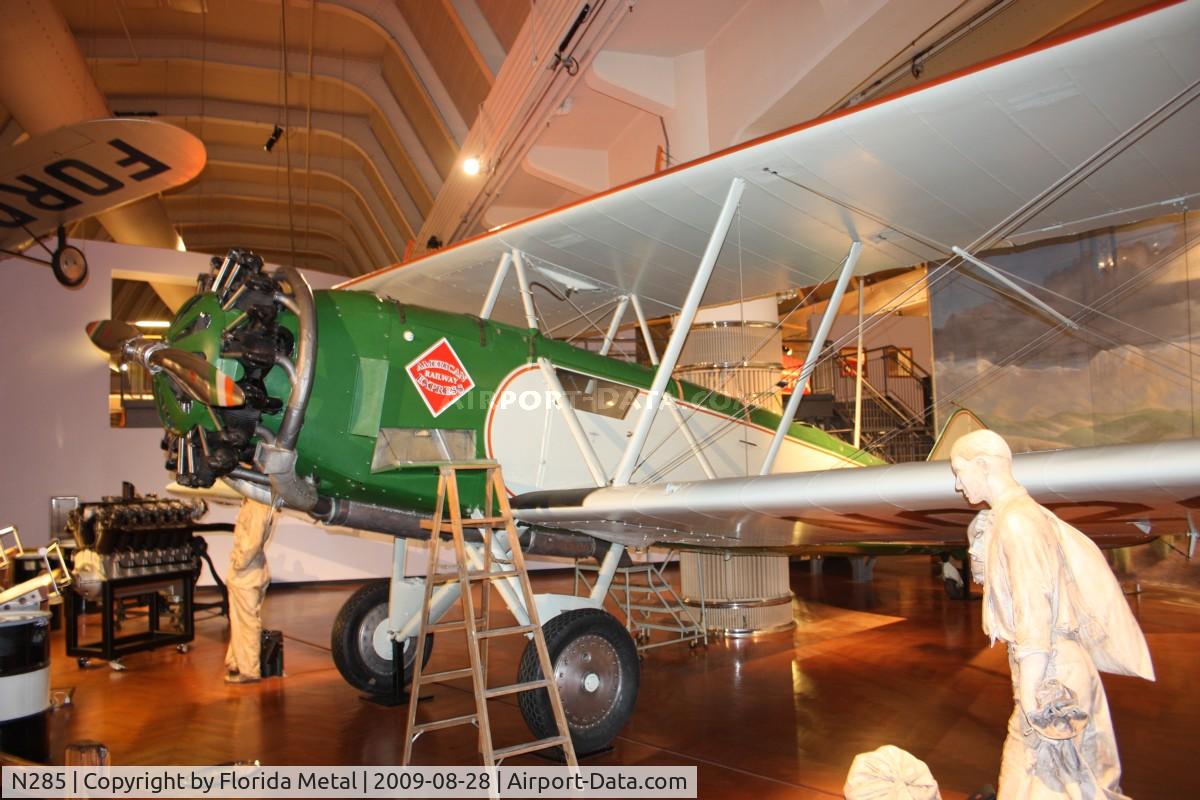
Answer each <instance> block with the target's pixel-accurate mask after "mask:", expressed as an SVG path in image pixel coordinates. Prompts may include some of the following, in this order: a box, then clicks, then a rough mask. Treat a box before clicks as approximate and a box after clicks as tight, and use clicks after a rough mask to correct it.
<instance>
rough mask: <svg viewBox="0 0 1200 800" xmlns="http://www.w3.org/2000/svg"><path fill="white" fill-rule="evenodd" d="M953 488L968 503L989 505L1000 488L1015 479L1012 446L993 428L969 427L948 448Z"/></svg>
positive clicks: (1005, 486)
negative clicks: (974, 429) (990, 429)
mask: <svg viewBox="0 0 1200 800" xmlns="http://www.w3.org/2000/svg"><path fill="white" fill-rule="evenodd" d="M950 468H951V469H952V470H954V488H955V489H956V490H957V491H959V492H961V493H962V495H963V497H965V498H967V502H968V503H987V504H988V505H991V504H992V502H993V500H995V498H996V497H997V496H998V494H999V492H1000V491H1001V490H1002V489H1004V488H1007V487H1008V486H1009V485H1010V484H1012V483H1014V481H1013V477H1012V450H1010V449H1009V447H1008V443H1007V442H1005V441H1004V439H1003V438H1002V437H1001V436H1000V434H998V433H995V432H994V431H988V430H981V431H972V432H971V433H968V434H967V435H966V436H963V437H962V438H961V439H959V440H958V441H957V442H955V443H954V447H952V448H951V449H950Z"/></svg>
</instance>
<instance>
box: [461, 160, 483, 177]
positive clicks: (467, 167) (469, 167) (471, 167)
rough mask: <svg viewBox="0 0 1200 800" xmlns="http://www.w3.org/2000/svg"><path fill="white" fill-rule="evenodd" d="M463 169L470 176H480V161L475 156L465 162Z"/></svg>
mask: <svg viewBox="0 0 1200 800" xmlns="http://www.w3.org/2000/svg"><path fill="white" fill-rule="evenodd" d="M462 167H463V172H465V173H467V174H468V175H478V174H479V159H478V158H476V157H475V156H471V157H470V158H468V159H467V160H466V161H464V162H463V165H462Z"/></svg>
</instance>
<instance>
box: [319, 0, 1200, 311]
mask: <svg viewBox="0 0 1200 800" xmlns="http://www.w3.org/2000/svg"><path fill="white" fill-rule="evenodd" d="M1197 41H1200V2H1196V1H1195V0H1191V1H1190V2H1183V3H1180V4H1177V5H1172V6H1168V7H1166V8H1160V9H1158V10H1155V11H1152V12H1150V13H1145V14H1143V15H1142V16H1137V17H1134V18H1133V19H1130V20H1128V21H1125V22H1122V23H1120V24H1115V25H1112V26H1111V27H1107V28H1103V29H1101V30H1098V31H1095V32H1092V33H1088V34H1087V35H1082V36H1078V37H1077V38H1073V39H1069V40H1067V41H1064V42H1061V43H1058V44H1054V45H1052V46H1045V47H1043V48H1041V49H1035V50H1034V51H1033V52H1028V53H1025V54H1021V55H1015V56H1011V57H1008V58H1006V59H1005V60H1001V61H1000V62H998V63H994V64H992V65H985V66H983V67H979V68H975V69H974V70H972V71H968V72H967V73H966V74H962V75H959V76H956V77H952V78H951V79H946V80H942V81H939V82H936V83H932V84H930V85H927V86H925V87H923V88H921V89H919V90H916V91H912V92H909V93H906V94H901V95H898V96H894V97H890V98H885V99H883V100H880V101H877V102H874V103H872V104H869V105H864V106H860V107H858V108H855V109H850V110H849V111H847V112H842V113H839V114H838V115H834V116H831V117H826V118H822V119H818V120H814V121H812V122H809V123H806V124H804V125H801V126H798V127H797V128H793V129H790V130H787V131H783V132H780V133H778V134H774V135H772V136H768V137H765V138H763V139H760V140H757V141H754V142H750V143H748V144H745V145H741V146H738V147H735V148H732V149H730V150H726V151H724V152H721V153H717V154H715V155H713V156H710V157H708V158H705V159H701V160H699V161H695V162H692V163H690V164H685V165H682V166H680V167H677V168H675V169H672V170H670V171H667V172H664V173H661V174H659V175H656V176H653V177H651V178H648V179H644V180H642V181H638V182H635V183H632V184H629V185H627V186H624V187H620V188H617V189H614V190H611V191H609V192H607V193H604V194H601V195H597V196H596V197H593V198H590V199H587V200H583V201H580V202H579V203H576V204H574V205H571V206H567V207H564V208H562V209H558V210H555V211H551V212H547V213H546V214H543V215H540V216H536V217H533V218H530V219H528V220H525V221H523V222H518V223H514V224H512V225H509V226H507V227H505V228H502V229H500V230H498V231H495V232H492V233H489V234H485V235H482V236H480V237H477V238H475V239H471V240H467V241H465V242H462V243H459V244H456V245H453V246H451V247H447V248H445V249H443V250H439V251H434V252H432V253H430V254H428V255H426V256H423V257H421V258H419V259H417V260H415V261H412V262H409V263H408V264H404V265H398V266H395V267H390V268H387V269H383V270H380V271H378V272H375V273H372V274H371V275H368V276H364V277H362V278H358V279H355V280H351V281H349V282H347V283H345V284H342V288H352V289H362V290H368V291H373V292H377V293H380V294H383V295H388V296H391V297H394V298H396V299H398V300H402V301H404V302H411V303H417V304H422V305H429V306H433V307H437V308H444V309H446V310H450V311H465V312H477V311H478V310H479V307H480V303H481V300H482V298H483V295H484V293H485V292H486V289H487V287H488V284H489V282H490V279H491V276H492V273H493V271H494V269H495V266H496V264H497V262H498V261H499V259H500V258H501V255H502V254H503V253H504V252H505V251H506V250H507V249H509V248H518V249H520V250H521V251H522V252H523V253H525V254H526V259H527V261H528V263H529V264H530V280H531V281H534V280H536V281H540V282H542V283H546V284H549V285H553V286H556V287H557V288H558V290H559V291H560V292H561V291H562V290H563V289H568V288H569V289H574V290H576V293H575V294H574V296H573V298H572V299H573V301H574V302H575V303H576V304H577V305H579V306H580V307H581V308H582V309H583V310H588V309H596V308H599V307H600V306H602V305H604V304H605V303H607V302H608V301H610V300H611V299H612V298H613V297H615V296H616V295H618V294H622V293H627V292H633V293H636V294H637V295H638V296H639V297H640V299H641V300H642V302H643V305H644V307H645V309H646V312H647V314H649V315H651V316H656V315H661V314H666V313H669V312H671V311H674V310H676V309H677V308H678V307H679V306H680V305H681V304H682V301H683V298H684V295H685V294H686V292H687V289H688V286H689V284H690V282H691V279H692V276H693V274H694V272H695V269H696V265H697V263H698V262H699V259H700V255H701V252H702V251H703V249H704V246H705V243H706V241H707V238H708V235H709V232H710V230H711V229H712V226H713V224H714V221H715V220H716V217H717V214H718V212H719V210H720V206H721V202H722V200H723V198H724V196H725V193H726V191H727V190H728V188H729V184H730V181H731V179H733V178H734V177H738V176H740V177H742V178H745V179H746V181H747V186H746V190H745V193H744V194H743V197H742V203H741V207H740V214H739V216H738V218H737V219H735V221H734V224H733V226H732V227H731V229H730V231H729V235H728V237H727V239H726V245H725V247H724V249H723V251H722V254H721V258H720V260H719V262H718V265H717V269H716V271H715V272H714V274H713V277H712V280H711V282H710V284H709V288H708V292H707V294H706V295H705V303H706V304H713V303H720V302H730V301H735V300H737V299H739V298H743V297H750V296H759V295H766V294H770V293H773V292H778V291H783V290H786V289H789V288H793V287H796V286H807V285H812V284H814V283H817V282H821V281H824V280H828V279H830V278H831V277H832V276H833V273H834V270H835V269H836V268H837V267H838V265H839V263H840V262H841V261H842V259H843V258H844V257H845V255H846V251H847V249H848V246H849V243H850V241H851V238H852V237H855V236H856V237H858V238H859V239H861V241H862V242H863V243H864V250H863V254H862V257H861V259H860V261H859V264H858V272H859V273H870V272H874V271H878V270H884V269H891V268H898V267H907V266H911V265H913V264H916V263H920V262H922V261H926V260H936V259H941V258H945V257H947V256H949V252H948V248H949V247H950V246H961V247H968V246H969V245H971V244H972V243H973V242H974V241H975V240H976V239H977V238H978V237H980V236H981V235H982V234H984V233H985V232H987V231H989V230H990V229H991V228H993V226H995V225H996V224H997V223H999V222H1000V221H1001V220H1003V219H1005V218H1006V217H1007V216H1008V215H1009V214H1011V213H1012V212H1014V211H1015V210H1017V209H1020V208H1022V207H1023V206H1024V205H1026V204H1027V203H1028V202H1029V201H1030V200H1031V199H1033V198H1035V197H1037V196H1038V195H1039V193H1041V192H1043V191H1044V190H1045V189H1047V188H1048V187H1049V186H1050V185H1051V184H1052V183H1054V182H1055V181H1057V180H1058V179H1059V178H1061V177H1062V176H1064V175H1066V174H1067V173H1068V172H1069V171H1070V170H1072V169H1074V168H1075V167H1077V166H1078V165H1080V164H1081V163H1083V162H1085V161H1087V160H1088V158H1089V157H1090V156H1092V155H1093V154H1095V153H1096V152H1097V151H1100V150H1101V149H1103V148H1104V147H1105V146H1106V145H1107V144H1109V143H1110V142H1112V141H1113V140H1114V139H1116V138H1117V137H1118V136H1120V135H1121V134H1123V133H1124V132H1126V131H1127V130H1128V129H1129V128H1131V127H1132V126H1134V125H1135V124H1137V123H1138V122H1139V121H1141V120H1142V119H1143V118H1145V117H1147V116H1148V115H1150V114H1151V113H1152V112H1153V111H1154V110H1155V109H1156V108H1158V107H1159V106H1161V105H1163V104H1164V103H1165V102H1167V101H1168V100H1169V99H1171V98H1172V97H1174V96H1176V95H1177V94H1178V93H1180V92H1182V91H1184V90H1185V89H1187V88H1188V87H1189V86H1191V85H1192V84H1193V83H1195V82H1196V81H1197V80H1200V48H1197V47H1196V46H1195V43H1196V42H1197ZM1198 131H1200V104H1196V103H1190V104H1188V105H1186V106H1185V107H1184V108H1183V109H1182V110H1181V111H1178V112H1177V113H1176V114H1175V115H1174V116H1172V117H1170V118H1169V119H1168V120H1166V121H1165V122H1163V123H1162V124H1160V125H1158V126H1156V127H1155V128H1154V130H1152V131H1151V132H1150V133H1148V134H1147V135H1146V136H1145V137H1144V138H1142V139H1141V140H1140V141H1138V142H1137V143H1136V144H1135V145H1133V146H1132V147H1130V148H1129V149H1127V150H1125V151H1124V152H1122V153H1120V155H1118V156H1117V157H1116V158H1115V159H1114V160H1113V161H1111V162H1110V163H1109V164H1107V165H1106V166H1105V167H1103V168H1102V169H1101V170H1100V171H1098V172H1097V173H1096V174H1094V175H1093V176H1092V177H1090V178H1089V179H1088V181H1087V182H1086V183H1084V184H1083V185H1081V186H1079V187H1077V188H1076V189H1074V190H1072V191H1071V192H1070V193H1069V194H1067V195H1066V196H1065V197H1063V198H1062V199H1060V200H1058V201H1057V202H1056V203H1054V204H1053V205H1052V206H1050V207H1049V208H1047V209H1046V210H1045V211H1043V212H1042V213H1040V214H1039V215H1038V216H1036V217H1034V218H1033V219H1031V220H1029V221H1028V222H1026V223H1025V224H1024V225H1023V226H1022V227H1021V228H1020V229H1019V230H1016V231H1012V232H1009V234H1008V236H1007V239H1006V240H1007V242H1009V243H1025V242H1027V241H1031V240H1035V239H1037V238H1043V237H1046V236H1057V235H1062V234H1065V233H1071V232H1073V231H1075V230H1078V229H1094V228H1096V227H1101V226H1103V225H1110V224H1116V223H1118V222H1125V221H1129V220H1131V219H1133V218H1138V217H1149V216H1154V215H1156V214H1159V213H1162V209H1163V208H1164V207H1169V206H1171V205H1172V204H1175V205H1178V204H1179V203H1180V202H1186V201H1187V199H1188V198H1192V197H1195V196H1197V195H1200V159H1196V158H1195V148H1194V144H1195V141H1196V134H1197V132H1198ZM509 280H510V281H511V280H512V278H510V279H509ZM539 301H540V302H539V305H540V311H541V312H542V315H543V318H544V321H545V323H546V324H547V325H548V326H549V327H551V328H553V327H554V326H555V325H560V324H564V323H567V322H568V321H569V320H571V319H572V318H573V317H575V316H576V314H577V312H576V311H575V309H573V308H572V307H571V306H570V304H565V303H555V302H554V301H552V300H548V299H544V300H543V299H542V298H539ZM494 316H496V317H497V318H499V319H503V320H505V321H510V322H519V321H521V320H523V316H522V314H521V308H520V300H519V298H518V297H517V293H516V292H507V291H506V292H502V293H501V295H500V301H499V304H498V305H497V307H496V310H495V312H494ZM564 330H565V331H566V332H570V330H571V328H570V326H567V328H565V329H564Z"/></svg>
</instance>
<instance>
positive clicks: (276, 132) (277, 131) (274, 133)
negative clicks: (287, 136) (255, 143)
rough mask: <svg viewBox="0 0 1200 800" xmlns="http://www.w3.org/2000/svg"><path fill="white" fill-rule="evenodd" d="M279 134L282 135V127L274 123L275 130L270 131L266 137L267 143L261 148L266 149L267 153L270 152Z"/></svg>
mask: <svg viewBox="0 0 1200 800" xmlns="http://www.w3.org/2000/svg"><path fill="white" fill-rule="evenodd" d="M280 136H283V128H281V127H279V126H278V125H276V126H275V130H273V131H271V135H270V136H268V137H267V143H266V144H264V145H263V150H266V151H267V152H268V153H269V152H271V150H272V149H273V148H274V147H275V143H276V142H278V141H279V137H280Z"/></svg>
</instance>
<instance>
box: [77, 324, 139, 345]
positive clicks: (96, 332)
mask: <svg viewBox="0 0 1200 800" xmlns="http://www.w3.org/2000/svg"><path fill="white" fill-rule="evenodd" d="M86 330H87V335H88V338H89V339H91V340H92V344H94V345H96V347H99V348H100V349H101V350H103V351H104V352H106V353H115V352H118V351H119V350H120V349H121V346H122V345H123V344H125V342H127V341H129V340H130V339H136V338H137V337H138V336H140V335H141V332H140V331H138V329H137V327H136V326H134V325H130V324H129V323H128V322H121V321H120V320H113V319H98V320H96V321H94V322H89V323H88V324H87V328H86Z"/></svg>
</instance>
